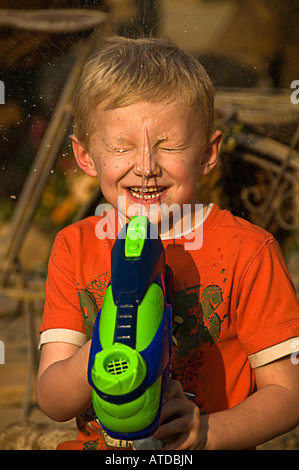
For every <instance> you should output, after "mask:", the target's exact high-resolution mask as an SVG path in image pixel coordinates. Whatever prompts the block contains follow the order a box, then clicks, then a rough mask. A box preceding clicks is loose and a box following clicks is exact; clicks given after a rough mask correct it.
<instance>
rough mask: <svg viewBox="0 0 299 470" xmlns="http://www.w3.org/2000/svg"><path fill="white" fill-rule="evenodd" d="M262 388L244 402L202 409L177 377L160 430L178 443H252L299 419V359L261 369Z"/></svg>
mask: <svg viewBox="0 0 299 470" xmlns="http://www.w3.org/2000/svg"><path fill="white" fill-rule="evenodd" d="M255 374H256V381H257V387H258V390H257V392H256V393H254V394H253V395H251V396H250V397H249V398H247V399H246V400H244V401H243V402H242V403H240V404H239V405H237V406H235V407H233V408H231V409H229V410H225V411H220V412H217V413H213V414H210V415H203V416H200V415H199V410H198V408H197V406H196V405H195V404H193V403H192V402H190V401H189V400H187V399H186V398H185V397H184V395H183V391H182V389H181V387H180V385H179V384H178V383H177V382H176V383H174V384H172V385H171V386H170V387H169V389H168V390H167V394H166V398H167V401H166V403H165V404H164V405H163V408H162V414H161V421H162V420H166V419H168V418H171V417H172V419H171V421H169V422H168V423H167V424H164V425H163V421H162V424H161V426H160V428H159V430H158V432H157V433H156V437H157V438H159V439H163V438H165V439H166V440H168V441H169V442H171V444H170V445H169V446H167V447H165V448H167V450H170V449H177V450H179V449H180V450H184V449H217V450H220V449H227V450H229V449H232V450H238V449H249V448H253V447H255V446H256V445H259V444H262V443H263V442H266V441H268V440H269V439H272V438H274V437H276V436H279V435H281V434H283V433H285V432H287V431H289V430H291V429H292V428H294V427H295V426H296V425H297V424H298V423H299V409H298V401H299V365H294V364H292V362H291V360H290V357H286V358H283V359H281V360H278V361H275V362H272V363H270V364H267V365H265V366H263V367H260V368H258V369H256V370H255Z"/></svg>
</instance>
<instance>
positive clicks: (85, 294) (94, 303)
mask: <svg viewBox="0 0 299 470" xmlns="http://www.w3.org/2000/svg"><path fill="white" fill-rule="evenodd" d="M110 277H111V273H110V272H107V273H103V274H100V276H98V277H96V278H95V279H94V280H93V281H92V282H91V283H90V284H88V286H86V287H85V289H82V290H78V296H79V302H80V307H81V313H82V317H83V324H84V328H85V332H86V335H87V339H91V338H92V330H93V325H94V322H95V319H96V316H97V314H98V312H99V309H100V308H101V306H102V304H103V300H104V295H105V292H106V289H107V286H108V284H109V281H110Z"/></svg>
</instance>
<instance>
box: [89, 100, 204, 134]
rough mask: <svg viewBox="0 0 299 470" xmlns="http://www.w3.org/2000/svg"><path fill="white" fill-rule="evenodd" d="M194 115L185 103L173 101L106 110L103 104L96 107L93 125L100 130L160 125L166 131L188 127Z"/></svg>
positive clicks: (130, 105)
mask: <svg viewBox="0 0 299 470" xmlns="http://www.w3.org/2000/svg"><path fill="white" fill-rule="evenodd" d="M196 114H197V113H195V112H194V110H192V108H191V107H190V106H188V105H187V104H186V103H182V102H180V101H175V100H172V101H170V102H166V103H161V102H159V103H156V102H136V103H132V104H129V105H126V106H121V107H117V108H107V106H106V105H105V102H104V103H99V104H98V106H97V107H96V110H95V115H94V118H95V119H94V125H95V127H98V126H100V127H101V128H102V127H103V126H104V127H106V128H113V127H115V128H117V127H128V128H130V127H131V126H135V125H138V126H143V127H144V126H146V125H150V126H151V127H155V126H157V127H158V126H161V125H162V126H164V127H165V129H166V128H169V127H175V126H177V125H180V126H181V127H182V126H183V127H184V126H185V125H186V126H189V125H190V121H192V122H195V121H197V118H198V117H197V116H196ZM162 132H163V129H162Z"/></svg>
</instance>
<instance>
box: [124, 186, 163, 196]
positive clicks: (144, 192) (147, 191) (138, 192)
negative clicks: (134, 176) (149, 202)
mask: <svg viewBox="0 0 299 470" xmlns="http://www.w3.org/2000/svg"><path fill="white" fill-rule="evenodd" d="M129 190H130V193H131V194H132V196H134V197H136V198H138V199H141V198H142V197H143V199H155V198H157V197H159V196H161V194H162V193H163V192H164V190H165V188H162V189H159V188H153V187H150V188H143V189H142V188H138V187H137V186H133V187H131V188H129Z"/></svg>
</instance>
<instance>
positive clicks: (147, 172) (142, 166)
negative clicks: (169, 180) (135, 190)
mask: <svg viewBox="0 0 299 470" xmlns="http://www.w3.org/2000/svg"><path fill="white" fill-rule="evenodd" d="M153 153H154V152H153ZM153 153H152V152H148V153H146V154H143V155H141V156H139V157H138V158H136V161H135V166H134V173H135V174H136V175H138V176H146V177H147V178H150V177H151V176H158V175H159V174H160V168H159V165H158V163H157V161H156V158H155V155H153Z"/></svg>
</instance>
